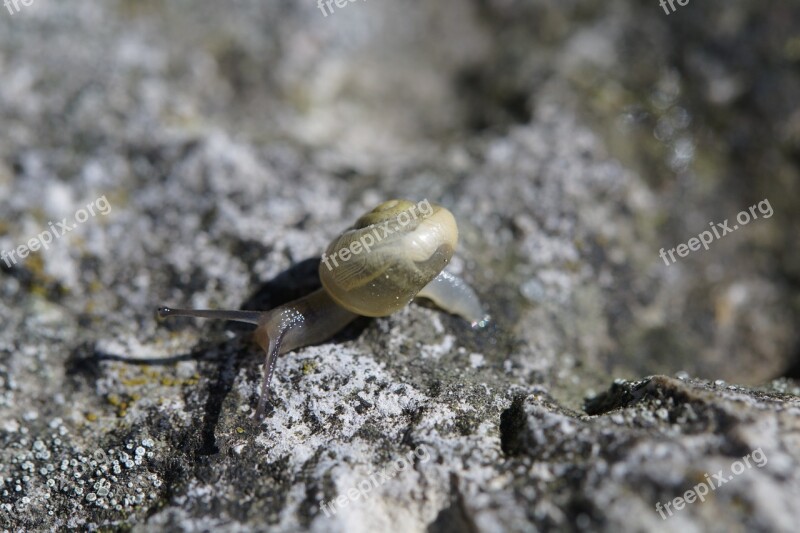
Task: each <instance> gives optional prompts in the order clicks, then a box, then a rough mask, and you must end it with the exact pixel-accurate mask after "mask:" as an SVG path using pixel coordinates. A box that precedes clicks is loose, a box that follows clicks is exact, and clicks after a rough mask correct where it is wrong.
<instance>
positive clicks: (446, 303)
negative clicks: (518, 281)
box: [158, 200, 489, 419]
mask: <svg viewBox="0 0 800 533" xmlns="http://www.w3.org/2000/svg"><path fill="white" fill-rule="evenodd" d="M457 242H458V228H457V227H456V221H455V218H454V217H453V215H452V213H450V211H448V210H447V209H445V208H444V207H441V206H439V205H436V204H431V203H430V202H428V200H423V201H422V202H419V203H417V204H414V203H413V202H411V201H408V200H389V201H387V202H383V203H382V204H380V205H379V206H378V207H376V208H375V209H373V210H372V211H370V212H368V213H366V214H364V215H363V216H362V217H361V218H359V219H358V220H357V221H356V223H355V224H354V225H353V226H352V227H351V228H349V229H347V230H346V231H344V233H342V234H341V235H339V236H338V237H337V238H336V239H334V240H333V242H331V244H330V245H329V246H328V248H327V249H326V251H325V253H323V254H322V259H321V261H320V265H319V277H320V281H321V282H322V288H320V289H318V290H316V291H315V292H312V293H311V294H309V295H307V296H305V297H303V298H300V299H298V300H295V301H293V302H289V303H287V304H284V305H281V306H278V307H276V308H274V309H272V310H269V311H234V310H204V309H175V308H171V307H159V308H158V315H159V317H160V318H165V317H169V316H189V317H196V318H211V319H222V320H233V321H237V322H245V323H249V324H255V325H256V326H257V328H256V330H255V340H256V343H257V344H258V345H259V346H260V347H261V348H263V349H264V351H265V352H266V360H265V362H264V377H263V380H262V382H261V397H260V398H259V402H258V408H257V409H256V413H255V417H256V418H257V419H261V418H262V417H263V415H264V412H265V408H266V405H267V402H268V401H269V398H270V381H271V379H272V373H273V372H274V370H275V362H276V360H277V358H278V356H279V355H281V354H284V353H286V352H290V351H292V350H296V349H297V348H302V347H304V346H308V345H311V344H318V343H321V342H323V341H325V340H327V339H329V338H330V337H332V336H333V335H334V334H336V333H337V332H339V331H340V330H341V329H342V328H344V327H345V326H346V325H347V324H349V323H350V322H351V321H352V320H354V319H355V318H356V317H358V316H368V317H380V316H387V315H390V314H392V313H394V312H395V311H397V310H399V309H401V308H403V307H404V306H406V305H407V304H408V303H409V302H411V300H413V299H414V298H415V297H423V298H428V299H430V300H432V301H433V303H434V304H436V305H437V306H438V307H440V308H441V309H444V310H445V311H448V312H450V313H452V314H454V315H459V316H461V317H463V318H464V319H466V320H468V321H469V322H470V323H471V326H472V327H473V328H475V327H483V326H485V325H486V324H487V322H488V320H489V316H488V315H486V314H485V313H484V312H483V309H482V307H481V304H480V301H479V300H478V297H477V295H476V294H475V292H474V291H473V290H472V288H471V287H470V286H469V285H467V284H466V283H465V282H464V281H463V280H461V279H460V278H459V277H457V276H455V275H453V274H451V273H449V272H444V271H443V268H444V267H445V265H447V263H448V262H449V261H450V258H451V257H452V256H453V252H454V250H455V247H456V243H457Z"/></svg>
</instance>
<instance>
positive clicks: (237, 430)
mask: <svg viewBox="0 0 800 533" xmlns="http://www.w3.org/2000/svg"><path fill="white" fill-rule="evenodd" d="M236 433H238V434H240V435H241V434H242V433H244V428H243V427H237V428H236Z"/></svg>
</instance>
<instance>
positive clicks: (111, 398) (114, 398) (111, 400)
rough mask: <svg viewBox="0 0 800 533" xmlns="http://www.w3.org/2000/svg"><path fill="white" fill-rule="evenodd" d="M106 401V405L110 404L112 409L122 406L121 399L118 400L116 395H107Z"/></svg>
mask: <svg viewBox="0 0 800 533" xmlns="http://www.w3.org/2000/svg"><path fill="white" fill-rule="evenodd" d="M106 399H107V400H108V403H110V404H111V405H113V406H114V407H119V406H120V405H121V404H122V398H120V397H119V396H117V395H116V394H109V395H108V398H106Z"/></svg>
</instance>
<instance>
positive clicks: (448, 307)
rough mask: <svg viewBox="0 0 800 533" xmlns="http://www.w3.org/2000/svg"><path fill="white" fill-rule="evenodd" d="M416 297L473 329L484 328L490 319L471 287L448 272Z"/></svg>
mask: <svg viewBox="0 0 800 533" xmlns="http://www.w3.org/2000/svg"><path fill="white" fill-rule="evenodd" d="M417 297H418V298H428V299H429V300H431V301H433V303H435V304H436V305H437V306H438V307H440V308H442V309H444V310H445V311H447V312H448V313H452V314H454V315H458V316H460V317H462V318H464V319H465V320H467V321H468V322H469V323H470V324H471V325H472V327H473V328H474V327H484V326H485V325H486V324H488V322H489V320H490V318H491V317H490V316H489V315H488V314H486V313H485V312H484V310H483V307H482V306H481V302H480V300H479V299H478V295H477V294H475V291H474V290H473V289H472V287H470V286H469V285H467V283H466V282H465V281H464V280H463V279H461V278H459V277H458V276H456V275H455V274H451V273H450V272H445V271H442V272H440V273H439V275H438V276H436V277H435V278H433V281H431V282H430V283H428V284H427V285H425V287H423V288H422V290H421V291H419V293H417Z"/></svg>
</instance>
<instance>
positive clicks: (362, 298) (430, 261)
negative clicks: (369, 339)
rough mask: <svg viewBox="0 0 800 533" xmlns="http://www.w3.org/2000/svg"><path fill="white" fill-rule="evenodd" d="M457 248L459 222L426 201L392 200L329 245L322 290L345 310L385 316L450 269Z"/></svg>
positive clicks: (321, 268)
mask: <svg viewBox="0 0 800 533" xmlns="http://www.w3.org/2000/svg"><path fill="white" fill-rule="evenodd" d="M457 243H458V228H457V226H456V221H455V218H454V217H453V214H452V213H450V211H448V210H447V209H445V208H444V207H441V206H439V205H436V204H431V203H429V202H428V201H427V200H423V201H422V202H419V203H416V204H415V203H413V202H410V201H408V200H389V201H388V202H384V203H382V204H380V205H379V206H378V207H376V208H375V209H373V210H372V211H370V212H369V213H366V214H365V215H363V216H362V217H361V218H359V219H358V220H357V221H356V223H355V224H354V225H353V227H352V228H350V229H348V230H346V231H345V232H344V233H342V234H341V235H340V236H339V237H337V238H336V239H334V241H333V242H332V243H331V244H330V245H329V246H328V249H327V250H326V251H325V253H324V254H323V255H322V262H321V263H320V265H319V278H320V280H321V281H322V285H323V287H325V290H326V291H327V292H328V294H329V295H330V296H331V298H333V299H334V301H336V303H337V304H339V305H341V306H342V307H344V308H345V309H347V310H349V311H352V312H353V313H357V314H359V315H364V316H386V315H390V314H392V313H394V312H395V311H397V310H399V309H401V308H403V307H405V306H406V305H407V304H408V303H409V302H411V300H413V299H414V296H416V295H417V293H418V292H419V291H420V290H422V288H423V287H424V286H425V285H427V284H428V283H429V282H430V281H431V280H433V278H435V277H436V276H437V275H438V274H439V272H441V271H442V269H443V268H444V267H445V265H447V263H448V262H449V261H450V258H451V257H452V256H453V252H454V251H455V247H456V244H457Z"/></svg>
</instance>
